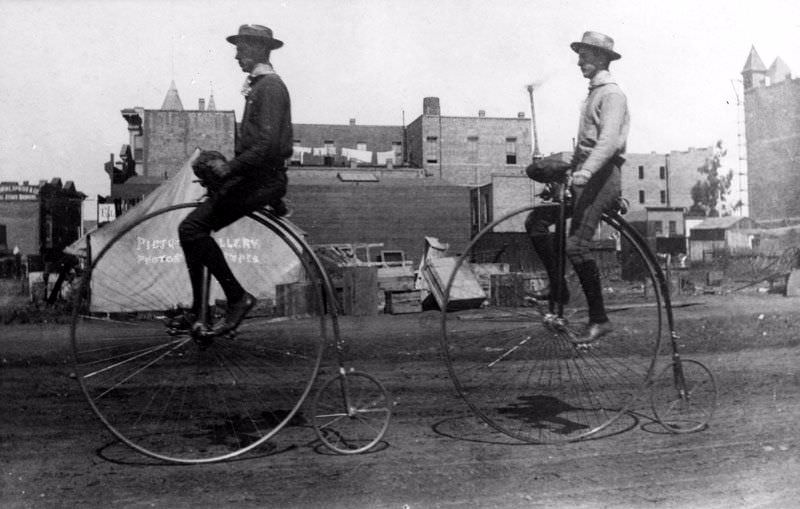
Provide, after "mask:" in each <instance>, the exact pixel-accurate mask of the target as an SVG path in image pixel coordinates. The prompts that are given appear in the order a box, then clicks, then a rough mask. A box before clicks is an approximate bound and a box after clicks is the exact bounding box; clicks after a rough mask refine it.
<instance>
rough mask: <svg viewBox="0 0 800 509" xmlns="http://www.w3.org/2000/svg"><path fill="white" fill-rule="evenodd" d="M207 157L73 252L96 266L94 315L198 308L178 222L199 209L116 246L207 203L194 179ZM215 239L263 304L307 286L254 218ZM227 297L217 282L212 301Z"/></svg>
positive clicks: (292, 259)
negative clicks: (282, 290)
mask: <svg viewBox="0 0 800 509" xmlns="http://www.w3.org/2000/svg"><path fill="white" fill-rule="evenodd" d="M199 152H200V151H199V150H196V151H195V153H194V154H192V156H191V157H190V158H189V159H188V160H187V161H186V163H184V165H183V167H182V168H181V169H180V171H179V172H178V173H177V174H176V175H175V176H173V177H172V178H171V179H169V180H167V181H165V182H164V183H163V184H162V185H161V186H159V187H158V188H156V189H155V190H154V191H153V192H151V193H150V194H149V195H148V196H147V197H146V198H145V199H144V200H143V201H142V202H140V203H139V204H138V205H136V206H135V207H134V208H132V209H130V210H128V211H127V212H125V214H123V215H121V216H120V217H119V218H117V219H116V220H115V221H113V222H111V223H108V224H106V225H104V226H103V227H101V228H98V229H96V230H94V231H92V232H90V233H88V234H87V235H85V236H84V237H82V238H81V239H79V240H78V241H76V242H75V243H74V244H72V245H71V246H69V247H67V248H66V249H65V251H66V252H67V253H69V254H73V255H77V256H80V257H83V258H85V259H87V260H88V261H89V262H91V263H95V266H94V268H93V271H92V284H91V304H90V310H91V311H93V312H130V311H146V310H154V309H161V308H163V307H164V306H169V307H179V306H188V305H190V303H191V287H190V285H189V280H188V274H187V270H186V265H185V260H184V256H183V250H182V249H181V246H180V243H179V241H178V224H179V223H180V222H181V221H182V220H183V218H184V217H186V215H188V214H189V212H190V211H191V210H192V209H190V208H182V209H178V210H175V211H172V212H169V213H167V214H165V215H159V216H157V217H156V218H155V219H152V220H148V221H145V222H143V223H142V224H140V225H138V226H136V227H135V228H134V229H132V230H129V231H127V232H126V233H125V234H124V235H123V236H122V237H120V239H119V240H116V241H115V242H114V243H113V244H111V246H110V247H108V246H109V243H110V242H111V241H112V240H113V239H114V238H115V237H117V235H118V234H120V233H121V232H123V231H125V230H126V229H128V228H129V227H130V226H131V225H133V224H134V223H135V222H136V221H138V220H139V219H140V218H142V217H143V216H145V215H147V214H149V213H151V212H154V211H156V210H159V209H162V208H164V207H167V206H170V205H175V204H180V203H190V202H196V201H199V200H201V199H202V198H203V196H204V194H205V189H203V187H202V186H200V185H199V184H198V183H197V182H195V181H194V180H195V176H194V173H193V172H192V168H191V162H192V161H193V160H194V159H195V158H196V157H197V155H198V154H199ZM214 238H215V239H216V240H217V242H218V244H219V245H220V247H221V248H222V251H223V253H224V254H225V258H226V259H227V261H228V264H229V265H230V266H231V269H232V270H233V272H234V274H235V275H236V277H237V278H238V279H239V281H241V282H242V284H243V285H244V286H245V288H246V289H247V290H248V291H250V292H251V293H253V294H254V295H256V297H258V298H259V299H260V300H262V302H263V301H268V300H269V299H274V298H275V287H276V285H279V284H286V283H293V282H297V281H299V280H302V269H301V264H300V261H299V260H298V259H297V257H296V255H295V254H294V253H293V251H292V250H291V248H290V247H289V246H287V245H286V244H285V243H283V242H282V241H281V240H280V239H279V238H278V237H277V236H276V235H275V234H274V233H272V232H271V231H270V230H269V229H267V228H266V227H264V226H263V225H261V224H259V223H257V222H256V221H254V220H252V219H249V218H243V219H241V220H239V221H237V222H236V223H234V224H232V225H230V226H228V227H226V228H224V229H222V230H220V231H219V232H216V233H215V234H214ZM222 298H224V295H223V294H222V291H221V289H220V288H219V287H218V285H217V284H216V283H214V284H212V288H211V299H212V301H213V299H222Z"/></svg>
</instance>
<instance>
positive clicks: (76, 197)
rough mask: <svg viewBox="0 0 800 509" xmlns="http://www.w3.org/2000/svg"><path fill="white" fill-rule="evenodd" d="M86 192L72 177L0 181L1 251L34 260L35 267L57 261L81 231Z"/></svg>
mask: <svg viewBox="0 0 800 509" xmlns="http://www.w3.org/2000/svg"><path fill="white" fill-rule="evenodd" d="M84 198H86V195H84V194H83V193H81V192H79V191H77V190H76V189H75V185H74V184H73V183H72V181H67V182H66V183H65V184H62V182H61V179H59V178H54V179H52V180H51V181H50V182H47V181H44V180H42V181H40V182H39V183H38V184H30V183H28V182H27V181H26V182H22V183H17V182H0V251H13V250H14V248H17V249H18V250H19V253H20V254H21V255H23V256H26V257H28V258H29V259H31V261H32V265H33V266H32V267H31V268H32V270H41V268H42V267H41V266H42V264H44V263H55V262H57V261H58V260H59V259H60V258H61V256H62V253H61V251H62V250H63V249H64V248H65V247H66V246H68V245H69V244H71V243H72V242H74V241H75V240H77V239H78V237H79V236H80V234H81V204H82V202H83V200H84Z"/></svg>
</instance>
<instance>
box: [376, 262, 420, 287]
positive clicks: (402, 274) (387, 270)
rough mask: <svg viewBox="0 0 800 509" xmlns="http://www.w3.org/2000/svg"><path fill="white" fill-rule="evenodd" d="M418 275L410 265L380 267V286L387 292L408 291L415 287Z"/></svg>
mask: <svg viewBox="0 0 800 509" xmlns="http://www.w3.org/2000/svg"><path fill="white" fill-rule="evenodd" d="M415 281H416V277H415V276H414V271H413V270H412V269H411V267H409V266H401V267H378V288H379V289H380V290H383V291H385V292H407V291H410V290H413V289H414V283H415Z"/></svg>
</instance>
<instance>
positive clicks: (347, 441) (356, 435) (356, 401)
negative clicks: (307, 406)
mask: <svg viewBox="0 0 800 509" xmlns="http://www.w3.org/2000/svg"><path fill="white" fill-rule="evenodd" d="M312 415H313V419H314V420H313V425H314V431H316V433H317V436H318V437H319V439H320V440H321V441H322V443H324V444H325V445H326V446H328V447H329V448H330V449H331V450H333V451H336V452H338V453H340V454H358V453H362V452H366V451H369V450H370V449H372V448H373V447H375V445H377V444H378V443H379V442H380V441H381V439H383V436H384V434H385V433H386V430H387V429H388V427H389V420H390V418H391V415H392V402H391V398H390V397H389V392H388V391H387V390H386V388H385V387H384V386H383V384H381V383H380V382H379V381H378V380H377V379H376V378H375V377H373V376H372V375H370V374H367V373H363V372H360V371H346V372H345V371H343V372H340V373H339V374H338V375H336V376H335V377H333V378H331V379H329V380H328V381H326V382H325V383H324V384H323V385H322V387H321V388H320V389H319V392H317V394H316V396H315V398H314V404H313V408H312Z"/></svg>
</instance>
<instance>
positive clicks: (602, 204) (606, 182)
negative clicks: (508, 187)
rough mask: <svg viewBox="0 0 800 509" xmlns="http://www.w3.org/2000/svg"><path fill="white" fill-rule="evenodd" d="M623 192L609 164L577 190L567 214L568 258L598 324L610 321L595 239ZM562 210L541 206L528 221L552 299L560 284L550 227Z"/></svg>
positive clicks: (614, 168) (617, 173)
mask: <svg viewBox="0 0 800 509" xmlns="http://www.w3.org/2000/svg"><path fill="white" fill-rule="evenodd" d="M620 191H621V171H620V167H619V166H618V165H616V164H609V165H607V166H605V167H603V168H602V169H601V170H599V171H598V172H597V173H595V174H594V175H592V178H591V179H589V182H587V184H586V185H585V186H575V187H574V188H573V193H572V207H570V208H568V209H567V211H566V212H567V217H571V218H572V221H571V223H570V228H569V233H568V235H567V239H566V255H567V257H568V258H569V260H570V262H571V263H572V266H573V267H574V268H575V272H576V273H577V274H578V279H580V282H581V287H582V288H583V291H584V293H585V294H586V300H587V304H588V305H589V320H590V321H592V322H594V323H602V322H606V321H608V317H607V316H606V313H605V306H604V304H603V294H602V290H601V286H600V272H599V270H598V267H597V263H596V262H595V260H594V258H593V257H592V255H591V245H592V237H594V232H595V230H596V229H597V225H598V224H600V219H601V216H602V215H603V212H605V211H606V210H609V209H611V208H612V207H613V206H614V205H615V204H616V203H617V200H618V199H619V196H620ZM559 208H560V205H559V204H558V203H548V204H546V205H541V206H538V207H536V208H535V209H533V210H532V211H531V213H530V214H528V217H527V219H526V221H525V230H526V231H527V232H528V235H530V237H531V241H532V242H533V247H534V250H535V251H536V254H537V255H538V256H539V259H540V260H541V261H542V263H543V264H544V266H545V270H546V271H547V275H548V277H549V278H550V287H551V297H553V296H552V289H553V288H554V287H555V284H556V282H557V279H556V278H557V272H558V267H557V264H558V260H557V259H556V253H555V246H554V239H553V235H552V234H551V233H550V226H551V225H553V224H555V223H556V222H558V216H559Z"/></svg>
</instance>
